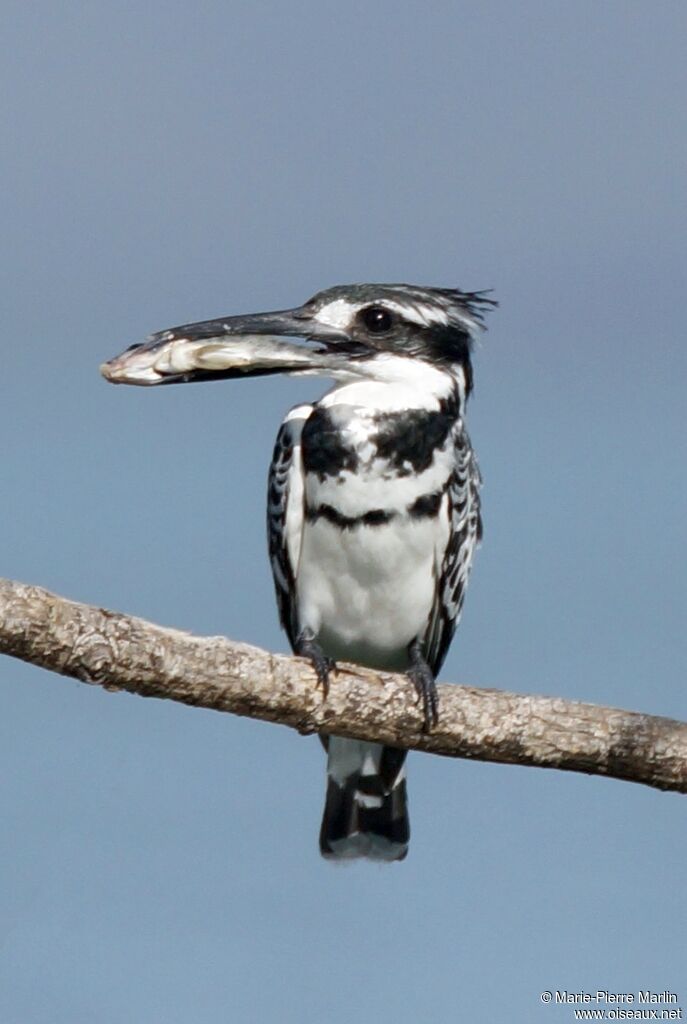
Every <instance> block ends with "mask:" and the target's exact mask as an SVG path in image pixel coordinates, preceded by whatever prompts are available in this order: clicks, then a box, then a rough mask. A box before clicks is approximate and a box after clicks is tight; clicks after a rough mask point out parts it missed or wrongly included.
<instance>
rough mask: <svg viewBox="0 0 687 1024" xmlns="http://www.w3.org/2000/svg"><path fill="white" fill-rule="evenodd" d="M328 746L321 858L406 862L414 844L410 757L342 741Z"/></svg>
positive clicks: (394, 750) (389, 749)
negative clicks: (406, 764) (408, 796)
mask: <svg viewBox="0 0 687 1024" xmlns="http://www.w3.org/2000/svg"><path fill="white" fill-rule="evenodd" d="M324 742H325V745H326V746H327V750H328V753H329V757H328V762H327V776H328V777H327V799H326V803H325V806H324V816H323V818H322V829H321V831H320V851H321V853H322V856H323V857H330V858H332V859H341V860H349V859H351V858H353V857H369V858H370V859H371V860H387V861H388V860H403V858H404V857H405V855H406V854H407V852H408V840H409V838H410V826H409V823H408V808H407V803H406V781H405V770H404V767H403V762H404V761H405V757H406V751H405V750H398V749H397V748H396V747H383V746H382V745H381V743H364V742H362V741H361V740H349V739H344V738H343V737H341V736H329V737H328V739H327V740H326V741H324Z"/></svg>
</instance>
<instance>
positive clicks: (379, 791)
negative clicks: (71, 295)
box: [101, 283, 497, 862]
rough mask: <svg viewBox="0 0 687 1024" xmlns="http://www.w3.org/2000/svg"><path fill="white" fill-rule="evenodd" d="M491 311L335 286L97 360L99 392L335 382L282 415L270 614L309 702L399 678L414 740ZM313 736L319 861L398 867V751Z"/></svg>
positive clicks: (461, 584)
mask: <svg viewBox="0 0 687 1024" xmlns="http://www.w3.org/2000/svg"><path fill="white" fill-rule="evenodd" d="M496 305H497V303H496V302H495V300H494V299H492V298H491V297H490V294H489V292H488V291H461V290H460V289H458V288H444V287H429V286H419V285H409V284H367V283H366V284H352V285H336V286H334V287H332V288H328V289H326V290H324V291H320V292H318V293H317V294H316V295H314V296H313V298H311V299H309V300H308V301H307V302H305V303H304V304H303V305H301V306H298V307H296V308H293V309H286V310H277V311H274V312H269V313H251V314H246V315H239V316H227V317H221V318H219V319H214V320H206V321H202V322H199V323H193V324H184V325H181V326H179V327H173V328H170V329H168V330H165V331H160V332H158V333H156V334H153V335H149V336H148V338H146V339H145V341H143V342H141V343H138V344H135V345H132V346H130V347H129V348H128V349H126V350H125V351H124V352H123V353H122V354H121V355H119V356H117V357H115V358H114V359H111V360H110V361H109V362H107V363H105V364H103V366H102V367H101V372H102V373H103V375H104V376H105V377H106V379H107V380H109V381H110V382H112V383H128V384H137V385H142V386H149V385H157V384H173V383H186V382H192V381H207V380H218V379H233V378H243V377H249V376H259V375H266V374H275V373H285V374H289V375H295V376H319V377H324V378H328V379H330V380H331V381H333V386H332V387H330V389H329V390H327V391H326V392H325V394H324V395H323V396H322V397H321V398H319V399H318V400H317V401H314V402H312V403H308V404H300V405H297V406H296V407H295V408H293V409H291V410H290V411H289V412H288V413H287V415H286V417H285V418H284V420H283V422H282V424H281V427H280V429H279V432H278V435H277V439H276V443H275V447H274V453H273V457H272V462H271V465H270V469H269V479H268V489H267V490H268V493H267V536H268V548H269V558H270V563H271V568H272V574H273V578H274V586H275V591H276V598H277V605H278V610H279V618H280V622H281V625H282V627H283V629H284V630H285V632H286V634H287V636H288V639H289V642H290V645H291V648H292V650H293V652H294V653H295V654H296V655H299V656H301V657H304V658H307V659H308V660H309V661H310V662H311V664H312V666H313V668H314V670H315V672H316V675H317V680H318V683H319V684H320V685H321V687H322V689H323V691H324V697H325V699H326V694H327V691H328V686H329V682H330V678H331V674H332V673H333V672H334V671H335V670H336V664H337V662H341V661H345V662H349V663H354V664H357V665H361V666H365V667H368V668H371V669H378V670H385V671H390V672H404V673H406V674H407V676H408V678H409V679H410V681H411V682H412V684H413V686H414V688H415V691H416V693H417V697H418V702H419V703H420V704H421V707H422V716H423V728H424V729H425V730H427V731H430V730H431V729H432V728H433V727H434V726H435V725H436V723H437V721H438V716H439V704H438V696H437V688H436V682H435V680H436V676H437V674H438V672H439V670H440V669H441V666H442V664H443V662H444V659H445V657H446V653H447V651H448V648H449V645H450V643H451V640H452V638H453V635H454V632H455V629H456V626H457V624H458V621H459V619H460V615H461V610H462V606H463V601H464V598H465V591H466V586H467V583H468V577H469V575H470V570H471V566H472V562H473V555H474V552H475V549H476V547H477V546H478V544H479V542H480V540H481V537H482V514H481V506H480V487H481V482H482V481H481V475H480V470H479V466H478V463H477V458H476V456H475V452H474V450H473V447H472V444H471V442H470V437H469V435H468V432H467V429H466V424H465V411H466V403H467V400H468V398H469V396H470V394H471V392H472V390H473V369H472V352H473V347H474V343H475V340H476V338H477V337H478V335H479V334H480V333H481V331H483V330H484V329H485V327H486V325H485V317H484V315H485V313H486V312H487V311H488V310H489V309H490V308H491V307H494V306H496ZM288 339H300V340H298V341H296V340H288ZM320 738H321V740H322V743H323V745H324V747H325V749H326V751H327V786H326V799H325V808H324V814H323V818H322V825H321V830H320V840H319V844H320V852H321V853H322V855H323V856H324V857H326V858H330V859H333V860H339V861H345V860H351V859H354V858H368V859H370V860H374V861H384V862H392V861H400V860H403V859H404V858H405V856H406V855H407V852H408V845H409V839H410V826H409V818H408V809H407V793H406V772H405V760H406V751H405V750H403V749H400V748H396V747H392V746H385V745H382V744H380V743H372V742H364V741H361V740H356V739H350V738H345V737H339V736H336V735H328V736H325V735H322V736H321V737H320Z"/></svg>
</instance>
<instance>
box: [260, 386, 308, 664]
mask: <svg viewBox="0 0 687 1024" xmlns="http://www.w3.org/2000/svg"><path fill="white" fill-rule="evenodd" d="M311 412H312V406H310V405H299V406H296V408H295V409H292V410H291V412H290V413H289V414H288V416H287V417H286V419H285V420H284V422H283V423H282V425H281V428H280V430H279V433H278V434H277V440H276V443H275V446H274V454H273V456H272V463H271V465H270V473H269V481H268V488H267V540H268V544H269V554H270V564H271V566H272V576H273V577H274V587H275V590H276V592H277V605H278V607H279V620H280V622H281V624H282V626H283V628H284V630H285V631H286V633H287V635H288V638H289V642H290V643H291V646H292V647H293V645H294V643H295V641H296V636H297V633H298V624H297V621H296V584H295V577H296V570H297V568H298V559H299V557H300V549H301V537H302V535H303V522H304V505H303V500H304V499H303V468H302V464H301V445H300V440H301V431H302V429H303V424H304V423H305V420H306V419H307V418H308V416H309V415H310V413H311Z"/></svg>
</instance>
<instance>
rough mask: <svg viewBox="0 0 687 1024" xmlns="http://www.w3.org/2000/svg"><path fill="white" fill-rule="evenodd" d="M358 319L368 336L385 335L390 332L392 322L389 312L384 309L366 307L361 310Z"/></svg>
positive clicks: (380, 307) (381, 307)
mask: <svg viewBox="0 0 687 1024" xmlns="http://www.w3.org/2000/svg"><path fill="white" fill-rule="evenodd" d="M360 319H361V320H362V322H363V323H364V324H365V326H366V327H367V329H368V331H369V332H370V334H386V332H387V331H390V330H391V328H392V326H393V322H394V318H393V317H392V315H391V313H390V312H389V310H388V309H384V307H383V306H367V307H366V308H365V309H363V310H361V312H360Z"/></svg>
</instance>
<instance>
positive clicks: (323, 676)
mask: <svg viewBox="0 0 687 1024" xmlns="http://www.w3.org/2000/svg"><path fill="white" fill-rule="evenodd" d="M294 653H295V654H298V655H299V656H300V657H301V658H307V659H308V661H309V662H310V664H311V665H312V667H313V668H314V669H315V672H316V673H317V683H318V685H319V686H321V687H322V693H323V694H324V697H325V699H326V698H327V695H328V693H329V673H330V672H336V662H335V661H332V659H331V658H328V657H327V655H326V654H325V653H324V651H323V650H322V648H321V647H320V645H319V644H318V642H317V640H315V634H314V633H313V631H312V630H311V629H304V630H302V632H301V633H300V634H299V635H298V638H297V640H296V645H295V648H294Z"/></svg>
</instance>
